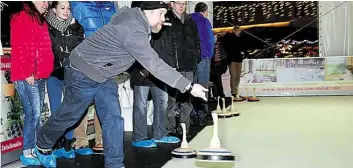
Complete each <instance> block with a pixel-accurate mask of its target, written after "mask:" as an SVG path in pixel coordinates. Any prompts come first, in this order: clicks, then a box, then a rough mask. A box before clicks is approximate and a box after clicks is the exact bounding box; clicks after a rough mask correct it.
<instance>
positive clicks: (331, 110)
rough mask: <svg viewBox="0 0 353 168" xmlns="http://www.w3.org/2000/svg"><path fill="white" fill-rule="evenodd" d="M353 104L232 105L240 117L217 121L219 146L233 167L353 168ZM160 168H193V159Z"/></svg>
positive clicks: (315, 100) (304, 100)
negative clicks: (230, 154)
mask: <svg viewBox="0 0 353 168" xmlns="http://www.w3.org/2000/svg"><path fill="white" fill-rule="evenodd" d="M352 102H353V97H346V96H342V97H298V98H296V97H294V98H262V99H261V101H260V102H257V103H249V102H240V103H236V107H237V109H238V111H240V116H239V117H233V118H229V119H219V120H220V121H219V129H220V130H219V135H220V140H221V146H222V147H223V148H226V149H228V150H230V151H232V152H234V154H235V156H236V162H235V167H236V168H334V167H335V168H336V167H337V168H338V167H339V168H352V167H353V162H352V158H353V144H352V142H353V120H352V118H353V103H352ZM211 134H212V126H209V127H206V128H205V129H204V130H202V131H201V132H200V133H199V134H198V135H197V136H196V137H195V138H194V139H193V140H192V141H191V142H190V147H192V148H194V149H204V148H207V147H208V145H209V140H210V138H211V136H212V135H211ZM164 167H165V168H180V167H188V168H193V167H196V166H195V160H194V159H189V160H181V159H173V160H171V161H169V162H168V163H167V164H165V165H164ZM218 167H221V165H220V164H218ZM223 167H226V165H225V166H223Z"/></svg>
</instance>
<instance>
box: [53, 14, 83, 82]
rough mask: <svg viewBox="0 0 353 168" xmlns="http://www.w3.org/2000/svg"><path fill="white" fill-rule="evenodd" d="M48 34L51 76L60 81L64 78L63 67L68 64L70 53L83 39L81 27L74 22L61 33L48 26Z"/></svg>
mask: <svg viewBox="0 0 353 168" xmlns="http://www.w3.org/2000/svg"><path fill="white" fill-rule="evenodd" d="M49 34H50V39H51V41H52V46H53V47H52V48H53V53H54V70H53V72H52V74H51V76H55V77H57V78H58V79H60V80H63V78H64V66H65V65H66V64H68V62H69V56H70V53H71V51H72V50H73V49H74V48H75V47H76V46H77V45H79V44H80V43H81V42H82V41H83V39H84V35H83V34H84V32H83V28H82V26H81V25H80V24H79V23H78V22H77V21H75V23H73V24H71V25H69V26H68V27H67V29H66V31H65V32H64V33H61V32H60V31H58V30H57V29H55V28H54V27H52V26H51V25H49Z"/></svg>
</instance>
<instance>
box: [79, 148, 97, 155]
mask: <svg viewBox="0 0 353 168" xmlns="http://www.w3.org/2000/svg"><path fill="white" fill-rule="evenodd" d="M75 152H76V153H78V154H80V155H83V156H87V155H93V150H92V149H91V148H89V147H80V148H77V149H75Z"/></svg>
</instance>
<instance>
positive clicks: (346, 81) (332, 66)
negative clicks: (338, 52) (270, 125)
mask: <svg viewBox="0 0 353 168" xmlns="http://www.w3.org/2000/svg"><path fill="white" fill-rule="evenodd" d="M352 60H353V59H352V57H349V56H347V57H327V58H285V59H262V60H250V59H247V60H244V62H243V67H242V72H241V79H240V86H239V93H240V94H241V95H243V96H246V95H248V96H252V95H253V94H255V95H256V96H318V95H353V75H352V69H351V67H352V63H353V61H352ZM222 82H223V85H224V86H223V87H224V91H225V94H226V95H229V96H230V84H229V83H230V75H229V72H227V73H226V74H224V75H223V76H222Z"/></svg>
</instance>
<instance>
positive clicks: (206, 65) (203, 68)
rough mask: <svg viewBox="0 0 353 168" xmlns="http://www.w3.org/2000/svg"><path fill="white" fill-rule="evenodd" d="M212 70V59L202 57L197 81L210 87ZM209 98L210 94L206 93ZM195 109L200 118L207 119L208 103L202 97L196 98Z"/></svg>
mask: <svg viewBox="0 0 353 168" xmlns="http://www.w3.org/2000/svg"><path fill="white" fill-rule="evenodd" d="M210 71H211V60H210V59H204V58H203V59H201V62H200V63H199V64H198V65H197V70H196V77H195V82H196V83H198V84H201V85H202V86H203V87H204V88H206V89H208V81H209V80H210ZM206 97H207V98H208V94H206ZM193 104H194V109H195V111H196V113H197V117H198V119H199V120H205V119H206V117H207V114H208V104H207V102H205V101H203V100H201V99H195V100H194V102H193Z"/></svg>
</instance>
